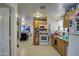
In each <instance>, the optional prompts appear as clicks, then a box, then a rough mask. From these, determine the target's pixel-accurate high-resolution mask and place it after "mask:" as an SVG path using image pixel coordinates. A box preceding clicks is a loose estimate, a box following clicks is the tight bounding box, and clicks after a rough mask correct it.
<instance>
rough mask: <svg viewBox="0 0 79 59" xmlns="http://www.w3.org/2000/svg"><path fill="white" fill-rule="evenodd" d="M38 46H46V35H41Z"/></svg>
mask: <svg viewBox="0 0 79 59" xmlns="http://www.w3.org/2000/svg"><path fill="white" fill-rule="evenodd" d="M39 44H40V45H48V35H44V34H41V35H40V36H39Z"/></svg>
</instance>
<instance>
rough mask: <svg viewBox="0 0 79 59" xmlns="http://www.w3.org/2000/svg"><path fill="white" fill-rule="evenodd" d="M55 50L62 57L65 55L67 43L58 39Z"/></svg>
mask: <svg viewBox="0 0 79 59" xmlns="http://www.w3.org/2000/svg"><path fill="white" fill-rule="evenodd" d="M57 45H58V46H57V50H58V51H59V53H60V54H61V55H63V56H66V55H67V46H68V42H66V41H64V40H62V39H60V38H58V40H57Z"/></svg>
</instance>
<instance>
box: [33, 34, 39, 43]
mask: <svg viewBox="0 0 79 59" xmlns="http://www.w3.org/2000/svg"><path fill="white" fill-rule="evenodd" d="M33 40H34V44H35V45H38V44H39V37H38V36H37V35H36V34H34V39H33Z"/></svg>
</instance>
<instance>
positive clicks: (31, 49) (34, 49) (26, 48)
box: [19, 39, 60, 56]
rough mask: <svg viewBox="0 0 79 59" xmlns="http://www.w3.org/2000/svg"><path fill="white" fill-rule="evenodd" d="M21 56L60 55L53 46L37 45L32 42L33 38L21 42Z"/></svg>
mask: <svg viewBox="0 0 79 59" xmlns="http://www.w3.org/2000/svg"><path fill="white" fill-rule="evenodd" d="M19 56H60V54H59V53H58V52H57V51H56V50H55V49H54V48H53V47H52V46H51V45H49V46H37V45H33V44H32V40H31V39H29V40H27V41H21V42H20V52H19Z"/></svg>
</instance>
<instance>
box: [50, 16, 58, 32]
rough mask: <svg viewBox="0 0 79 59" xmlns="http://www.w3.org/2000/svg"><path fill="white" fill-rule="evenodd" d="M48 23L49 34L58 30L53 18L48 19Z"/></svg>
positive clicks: (56, 22)
mask: <svg viewBox="0 0 79 59" xmlns="http://www.w3.org/2000/svg"><path fill="white" fill-rule="evenodd" d="M48 23H49V24H50V29H51V33H53V32H54V31H57V30H58V25H59V23H58V21H56V19H55V18H53V17H52V18H51V17H48Z"/></svg>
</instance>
